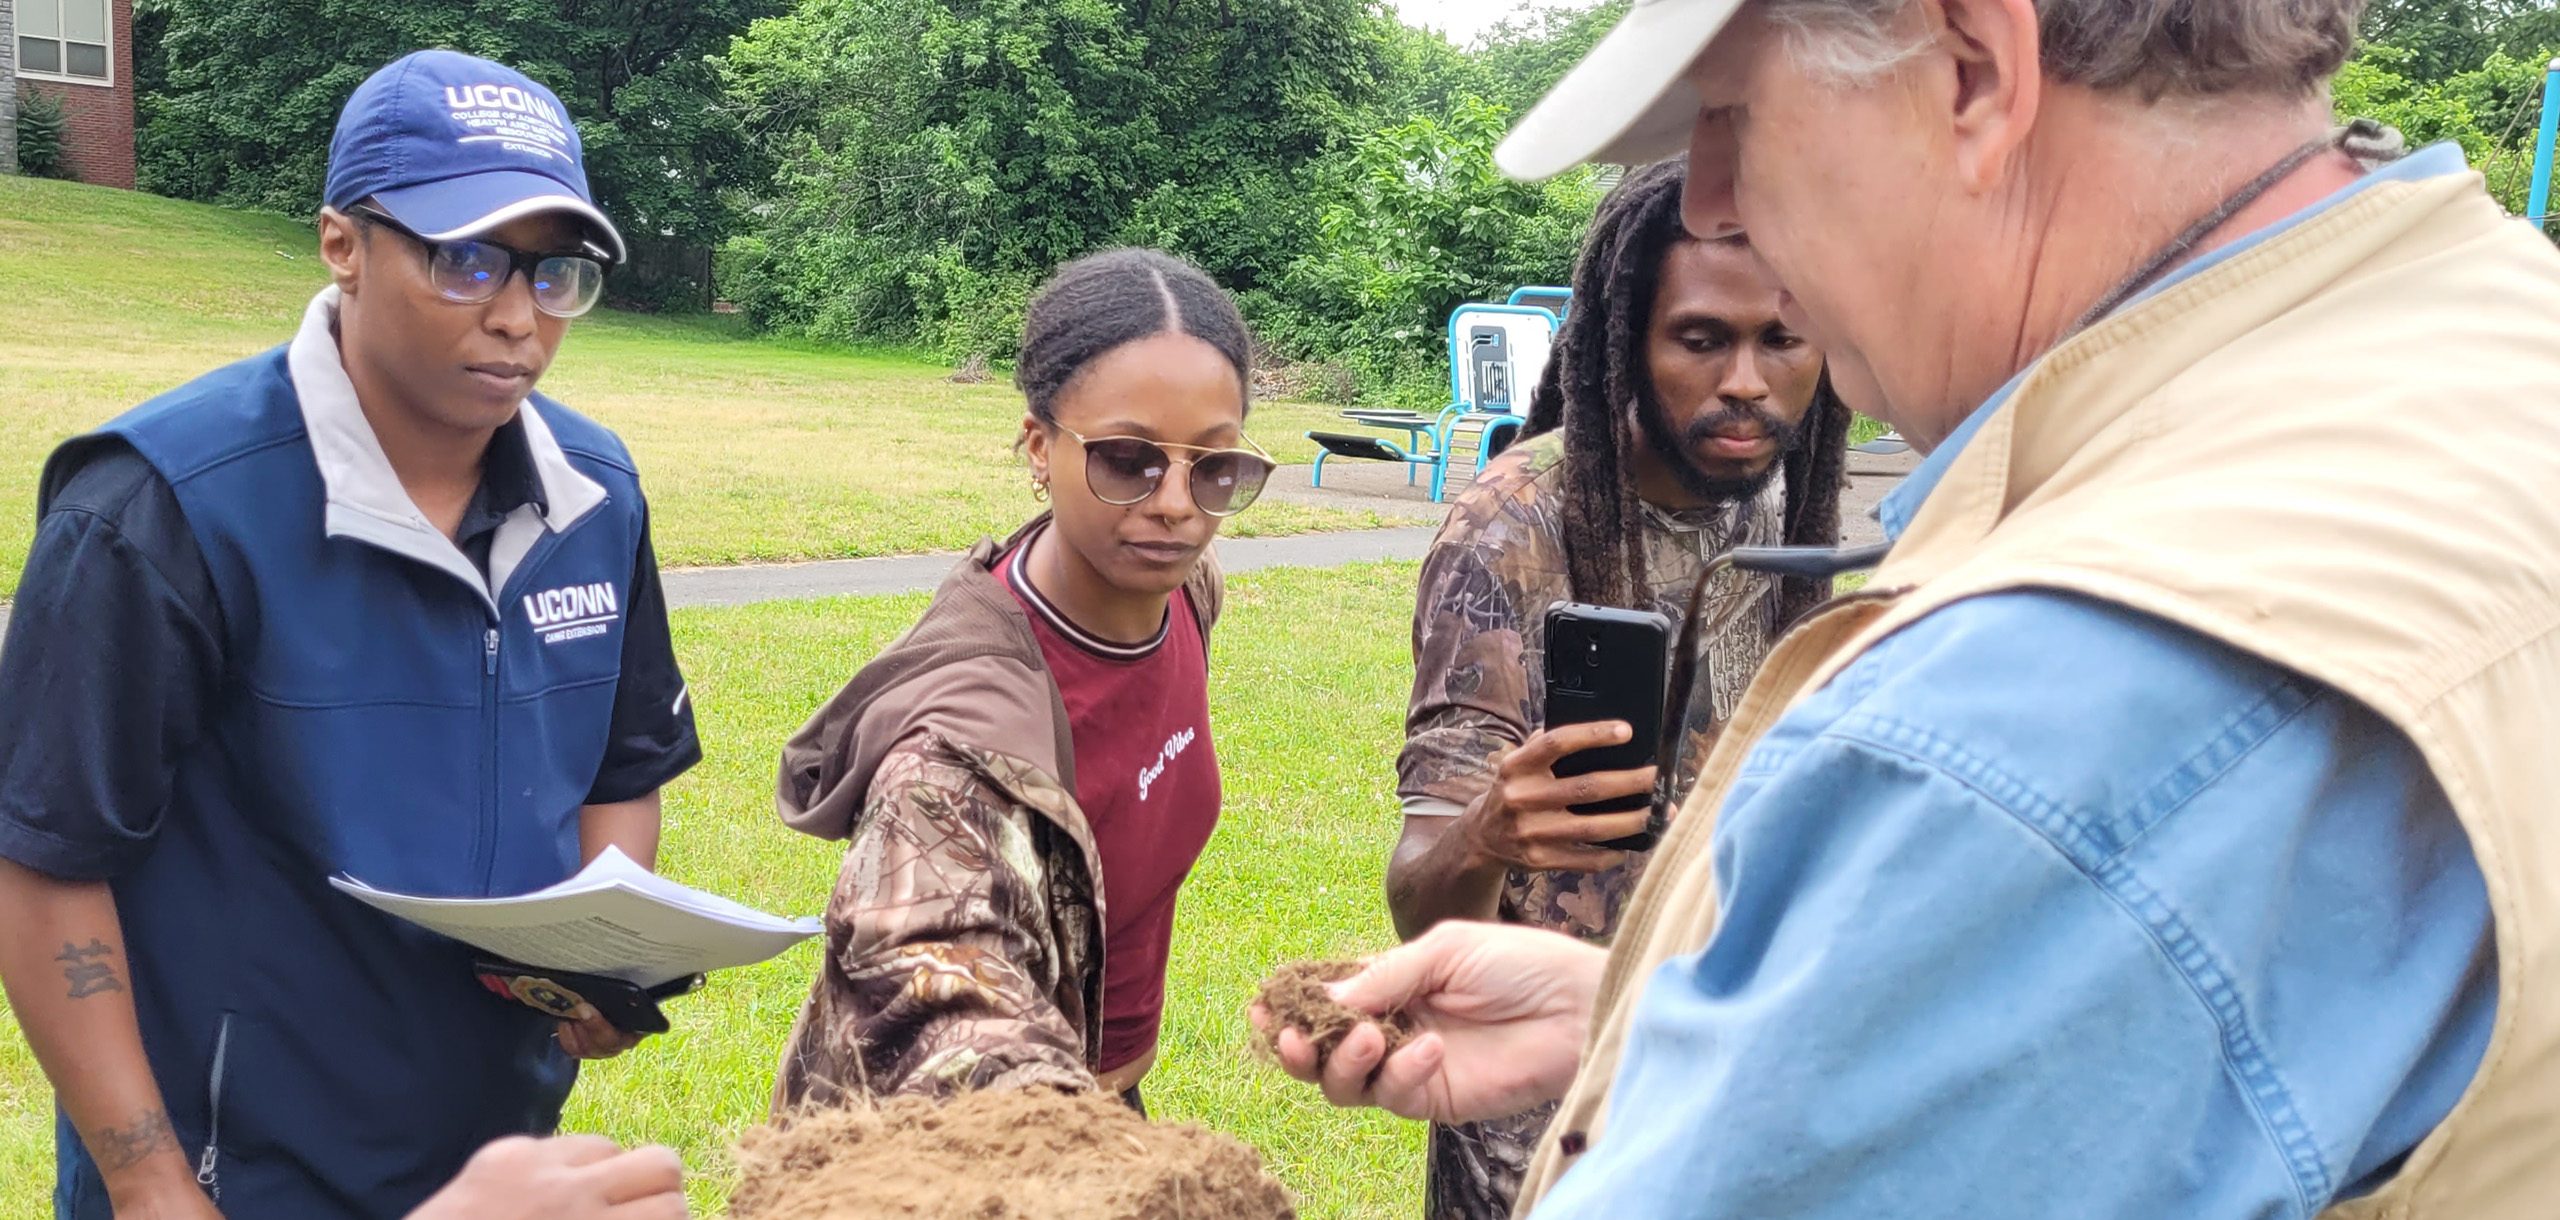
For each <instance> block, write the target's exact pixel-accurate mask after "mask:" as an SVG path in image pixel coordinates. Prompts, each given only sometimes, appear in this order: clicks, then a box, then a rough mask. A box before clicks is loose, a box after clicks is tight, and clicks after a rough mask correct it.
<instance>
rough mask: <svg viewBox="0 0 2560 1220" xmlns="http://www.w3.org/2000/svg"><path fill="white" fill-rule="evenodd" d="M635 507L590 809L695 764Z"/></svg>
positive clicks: (650, 787)
mask: <svg viewBox="0 0 2560 1220" xmlns="http://www.w3.org/2000/svg"><path fill="white" fill-rule="evenodd" d="M645 512H646V510H643V513H644V515H643V517H642V519H641V523H640V550H639V554H638V557H637V558H636V559H635V560H634V561H633V564H632V570H631V598H630V607H629V609H628V610H626V611H625V612H624V616H623V620H622V681H621V683H620V685H618V686H616V687H615V688H614V695H613V728H612V736H611V737H610V739H608V740H607V741H606V742H605V748H604V763H603V765H602V766H600V767H598V768H597V769H596V780H595V786H594V787H592V788H590V789H589V790H588V792H587V803H588V804H590V805H610V804H613V803H614V802H616V801H628V800H636V799H638V798H640V797H644V796H647V795H649V794H650V793H652V792H655V791H657V790H658V789H660V788H663V787H665V786H666V784H667V782H668V781H669V780H672V779H674V778H675V777H677V776H679V775H682V774H684V773H685V772H686V771H688V770H691V769H692V767H693V765H694V764H695V763H698V762H700V761H702V742H701V740H700V739H699V738H697V737H695V736H694V731H693V695H692V693H691V692H690V691H688V690H687V689H686V688H685V681H684V673H683V671H681V670H679V669H678V668H677V667H676V649H675V641H674V640H673V639H672V638H671V637H670V636H669V635H668V631H667V593H666V589H665V588H664V587H663V586H661V585H660V584H659V583H658V552H657V548H656V547H655V546H654V545H652V544H651V543H650V541H649V524H648V519H647V517H646V515H645Z"/></svg>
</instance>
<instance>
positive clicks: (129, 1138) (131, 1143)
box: [85, 1110, 178, 1173]
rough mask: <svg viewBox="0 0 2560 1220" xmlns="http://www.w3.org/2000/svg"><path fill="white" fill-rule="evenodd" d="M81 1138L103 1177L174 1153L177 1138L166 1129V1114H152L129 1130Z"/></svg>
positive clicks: (117, 1129)
mask: <svg viewBox="0 0 2560 1220" xmlns="http://www.w3.org/2000/svg"><path fill="white" fill-rule="evenodd" d="M85 1138H86V1139H87V1141H88V1144H89V1155H90V1156H92V1157H95V1158H96V1159H97V1162H98V1169H99V1170H100V1171H101V1172H104V1173H118V1172H122V1171H123V1170H126V1169H130V1168H132V1167H133V1166H135V1165H139V1164H141V1163H142V1162H143V1161H144V1160H146V1159H148V1158H150V1157H151V1156H152V1154H154V1153H157V1152H162V1151H169V1152H175V1151H177V1150H178V1135H177V1133H176V1132H174V1131H172V1130H170V1129H169V1112H168V1111H166V1110H153V1111H151V1112H150V1113H148V1114H145V1115H143V1116H142V1117H140V1118H137V1119H135V1120H133V1124H132V1125H131V1126H126V1127H103V1128H100V1129H99V1130H98V1131H97V1132H96V1133H94V1134H91V1135H88V1136H86V1137H85Z"/></svg>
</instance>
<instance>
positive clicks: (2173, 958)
mask: <svg viewBox="0 0 2560 1220" xmlns="http://www.w3.org/2000/svg"><path fill="white" fill-rule="evenodd" d="M2461 169H2462V162H2461V158H2460V154H2459V153H2458V152H2455V151H2453V150H2450V149H2446V148H2435V149H2429V150H2427V151H2425V152H2422V153H2420V154H2418V155H2416V156H2413V157H2410V158H2408V159H2405V160H2403V161H2401V162H2399V163H2397V164H2395V165H2393V166H2391V167H2389V168H2386V169H2384V170H2382V171H2380V173H2378V174H2376V175H2375V176H2374V177H2372V178H2368V179H2367V180H2366V181H2365V182H2363V183H2359V184H2358V186H2357V188H2351V190H2352V189H2360V188H2361V187H2363V186H2367V185H2370V184H2371V183H2372V182H2374V181H2379V180H2382V179H2384V178H2390V177H2412V176H2424V175H2427V174H2435V173H2452V172H2459V171H2460V170H2461ZM2347 193H2351V191H2350V192H2341V195H2340V196H2339V198H2343V197H2344V195H2345V194H2347ZM2335 202H2336V199H2335V198H2333V199H2331V200H2328V201H2324V202H2323V203H2322V204H2321V205H2318V207H2326V206H2329V205H2330V204H2333V203H2335ZM2318 207H2315V208H2313V209H2310V210H2307V211H2306V212H2304V213H2302V214H2301V215H2297V216H2296V217H2294V218H2292V219H2290V220H2288V221H2286V222H2283V223H2282V224H2279V225H2277V226H2273V227H2271V228H2270V229H2268V230H2265V231H2262V232H2260V233H2258V234H2256V235H2253V237H2252V238H2251V239H2250V240H2249V242H2247V243H2244V244H2243V245H2242V246H2240V247H2231V248H2226V249H2225V250H2223V251H2222V252H2220V255H2219V258H2227V257H2229V256H2230V255H2231V254H2232V253H2233V252H2235V251H2236V250H2237V249H2240V248H2245V246H2246V245H2247V244H2254V243H2255V242H2257V241H2262V240H2264V239H2265V238H2266V237H2267V236H2270V235H2272V234H2273V233H2274V232H2277V231H2280V230H2281V229H2282V228H2284V227H2287V226H2289V225H2291V224H2296V223H2299V222H2300V221H2301V220H2302V219H2303V218H2304V217H2305V216H2308V215H2310V214H2312V212H2316V211H2317V210H2318ZM2213 261H2219V260H2218V258H2216V259H2209V260H2205V261H2202V262H2199V263H2197V264H2193V265H2190V266H2189V267H2188V268H2187V269H2186V271H2185V272H2184V274H2187V275H2192V274H2194V273H2195V272H2196V271H2197V270H2200V269H2202V267H2203V266H2208V265H2211V262H2213ZM2006 396H2007V392H2006V391H2003V393H2002V395H2001V396H1999V397H1997V398H1995V399H1994V400H1993V401H1992V402H1991V403H1988V404H1985V406H1984V407H1983V408H1982V409H1981V410H1979V411H1977V412H1976V413H1975V414H1974V416H1973V417H1972V418H1971V419H1970V420H1968V421H1967V423H1966V425H1965V426H1964V427H1963V428H1961V429H1959V430H1958V431H1957V432H1956V433H1955V435H1954V436H1952V437H1951V438H1950V439H1949V440H1948V442H1947V443H1946V444H1945V445H1944V446H1942V447H1941V448H1940V449H1939V450H1938V451H1937V452H1936V453H1935V454H1933V455H1931V457H1930V459H1929V461H1928V462H1927V463H1925V464H1924V465H1923V466H1922V467H1921V469H1920V470H1919V471H1918V472H1917V473H1916V474H1914V475H1913V477H1912V479H1911V480H1910V482H1909V483H1908V484H1907V485H1906V486H1905V487H1903V488H1900V489H1898V490H1897V492H1896V494H1895V496H1894V498H1893V499H1892V501H1891V502H1889V504H1888V506H1887V508H1886V509H1885V511H1884V513H1883V514H1882V516H1883V518H1884V520H1885V522H1886V524H1887V527H1888V529H1889V530H1890V531H1892V532H1894V533H1896V534H1898V533H1899V532H1900V530H1901V529H1902V527H1903V526H1905V525H1907V524H1908V523H1909V521H1910V517H1911V513H1912V512H1914V511H1916V510H1917V507H1918V503H1919V501H1920V500H1921V499H1922V498H1924V497H1926V496H1927V495H1928V494H1929V492H1930V490H1931V489H1932V488H1934V487H1935V486H1936V484H1937V481H1938V479H1939V477H1940V476H1941V475H1943V473H1944V472H1945V470H1946V467H1947V465H1948V463H1949V462H1950V461H1951V460H1952V457H1953V454H1954V453H1955V451H1956V450H1958V449H1959V448H1961V447H1962V446H1963V444H1964V443H1965V442H1966V441H1967V440H1969V439H1970V438H1971V437H1972V435H1973V434H1974V432H1975V431H1976V430H1978V428H1979V426H1980V421H1981V420H1982V419H1983V418H1985V417H1987V416H1988V415H1989V414H1990V413H1991V412H1992V411H1994V410H1998V409H1999V408H2000V404H2001V402H2003V401H2005V399H2006ZM1712 847H1713V856H1714V865H1715V869H1716V877H1717V883H1718V886H1719V890H1720V893H1721V894H1722V902H1723V911H1722V920H1721V923H1720V925H1719V926H1718V928H1717V931H1716V933H1715V935H1714V937H1713V938H1712V939H1711V940H1710V941H1709V942H1708V945H1707V947H1706V949H1705V950H1704V951H1703V952H1701V953H1697V954H1693V955H1690V956H1687V957H1682V958H1677V959H1674V960H1672V961H1670V962H1668V963H1666V964H1665V965H1664V966H1663V967H1662V968H1661V970H1660V971H1659V972H1658V973H1656V974H1655V975H1654V976H1653V978H1652V979H1651V980H1650V981H1649V982H1648V984H1647V986H1646V989H1645V991H1644V993H1643V995H1642V996H1641V998H1640V999H1639V1001H1638V1005H1637V1010H1636V1013H1635V1024H1634V1028H1633V1030H1632V1032H1631V1036H1630V1039H1629V1043H1628V1047H1627V1051H1626V1054H1625V1056H1624V1058H1623V1060H1622V1062H1621V1064H1620V1068H1619V1073H1618V1077H1617V1081H1616V1085H1615V1089H1614V1092H1613V1093H1612V1095H1611V1098H1610V1104H1609V1116H1610V1117H1609V1126H1608V1130H1607V1132H1606V1135H1605V1137H1604V1138H1602V1139H1600V1140H1598V1141H1597V1142H1596V1143H1595V1144H1594V1146H1593V1147H1592V1150H1591V1152H1590V1153H1589V1155H1587V1156H1586V1157H1585V1158H1584V1159H1583V1161H1582V1162H1581V1163H1580V1164H1579V1165H1577V1166H1575V1167H1574V1169H1573V1170H1572V1171H1571V1172H1569V1173H1567V1174H1566V1175H1565V1177H1564V1178H1563V1180H1562V1181H1561V1182H1559V1183H1558V1184H1557V1187H1556V1189H1555V1190H1554V1191H1553V1192H1552V1193H1551V1194H1550V1196H1549V1197H1548V1199H1547V1201H1546V1203H1545V1204H1544V1206H1542V1207H1540V1208H1539V1209H1538V1213H1537V1214H1538V1216H1540V1217H1542V1218H1556V1217H1594V1218H1597V1217H1608V1218H1610V1220H1630V1218H1644V1217H1671V1216H1679V1217H1698V1218H1703V1217H1735V1218H1746V1217H1747V1218H1749V1220H1777V1218H1780V1217H1787V1218H1801V1220H1814V1218H1819V1220H1873V1218H1875V1217H1885V1216H1893V1217H1914V1218H1917V1217H1939V1216H1963V1217H1968V1218H1971V1220H2011V1218H2015V1220H2029V1218H2033V1220H2057V1218H2062V1217H2069V1218H2071V1220H2104V1218H2111V1217H2125V1218H2127V1220H2131V1218H2134V1217H2141V1218H2143V1220H2151V1218H2155V1217H2162V1216H2176V1217H2180V1218H2181V1220H2243V1218H2247V1220H2260V1218H2267V1217H2299V1216H2309V1215H2311V1214H2313V1213H2315V1212H2317V1211H2319V1210H2321V1209H2322V1208H2324V1207H2326V1206H2327V1205H2329V1204H2330V1203H2332V1202H2334V1201H2336V1200H2339V1199H2343V1198H2349V1197H2353V1196H2355V1195H2358V1194H2361V1193H2365V1192H2366V1191H2369V1190H2370V1189H2372V1188H2373V1187H2374V1186H2377V1185H2379V1184H2380V1181H2381V1180H2382V1179H2383V1178H2384V1177H2386V1176H2387V1175H2388V1173H2389V1172H2390V1171H2391V1170H2392V1169H2393V1168H2394V1167H2395V1166H2396V1164H2397V1162H2398V1161H2399V1159H2400V1158H2402V1157H2403V1156H2405V1155H2406V1154H2407V1153H2408V1151H2409V1150H2410V1149H2411V1148H2413V1147H2414V1146H2416V1144H2417V1143H2418V1141H2419V1140H2420V1139H2422V1138H2424V1137H2425V1135H2426V1134H2427V1132H2428V1131H2430V1130H2432V1129H2433V1128H2434V1127H2435V1125H2436V1124H2437V1123H2439V1122H2441V1121H2442V1120H2443V1118H2444V1116H2445V1114H2446V1113H2448V1112H2449V1111H2450V1110H2451V1109H2452V1107H2453V1104H2454V1102H2455V1101H2456V1100H2457V1099H2458V1098H2459V1097H2460V1095H2461V1093H2462V1090H2463V1089H2464V1087H2465V1086H2466V1085H2467V1084H2468V1082H2469V1080H2470V1078H2471V1075H2472V1073H2473V1072H2474V1071H2475V1070H2476V1069H2477V1067H2478V1064H2479V1062H2480V1056H2481V1054H2482V1052H2483V1050H2484V1049H2485V1048H2486V1046H2487V1044H2488V1038H2489V1027H2490V1020H2491V1017H2492V1016H2493V1014H2494V1011H2495V1004H2496V991H2497V987H2496V972H2495V964H2494V962H2493V960H2492V958H2491V956H2490V945H2491V939H2490V917H2489V910H2488V897H2487V893H2486V890H2485V888H2484V886H2483V884H2482V881H2481V877H2480V871H2479V867H2478V865H2477V863H2476V862H2475V861H2474V860H2473V858H2472V855H2471V850H2470V845H2469V842H2468V840H2467V839H2466V838H2465V837H2464V835H2463V832H2462V829H2461V827H2460V825H2459V824H2458V823H2457V822H2456V821H2455V818H2454V815H2453V811H2452V808H2451V807H2450V805H2449V804H2448V803H2447V801H2446V799H2445V796H2444V794H2443V792H2442V791H2441V790H2440V789H2439V788H2438V787H2437V785H2436V783H2435V781H2434V779H2433V777H2432V776H2431V775H2430V774H2429V773H2428V771H2427V769H2426V766H2425V765H2424V763H2423V762H2422V761H2421V760H2420V758H2419V757H2418V754H2417V752H2416V750H2415V749H2414V748H2413V747H2412V746H2411V745H2410V744H2409V742H2408V741H2407V740H2406V739H2405V738H2404V737H2402V736H2401V735H2400V734H2399V733H2398V732H2397V731H2395V730H2393V729H2392V728H2391V727H2390V726H2389V725H2388V724H2386V723H2384V722H2383V721H2382V719H2381V718H2380V717H2378V716H2376V715H2374V714H2373V713H2372V712H2371V711H2369V710H2367V709H2366V708H2364V707H2363V706H2362V705H2360V704H2356V703H2354V702H2352V701H2350V700H2348V699H2346V698H2345V697H2343V696H2341V695H2339V694H2338V693H2337V692H2335V691H2331V690H2329V689H2327V688H2325V687H2321V686H2318V685H2316V684H2313V683H2311V682H2309V681H2307V680H2306V679H2304V678H2302V677H2300V676H2299V675H2296V674H2293V673H2290V672H2288V671H2285V670H2282V669H2278V668H2275V667H2272V666H2269V665H2267V664H2265V663H2264V662H2261V661H2259V660H2257V659H2255V658H2252V657H2250V656H2247V655H2244V654H2242V653H2240V652H2237V651H2235V650H2233V649H2230V648H2228V647H2225V646H2223V645H2221V644H2219V643H2216V642H2214V641H2212V640H2208V639H2205V638H2203V637H2201V636H2198V635H2195V634H2193V633H2191V632H2188V631H2186V630H2184V629H2182V628H2179V627H2175V626H2172V625H2170V624H2167V623H2165V622H2162V621H2159V620H2157V619H2153V618H2149V617H2146V616H2144V615H2141V614H2138V613H2135V612H2132V611H2128V610H2124V609H2120V608H2117V607H2113V606H2109V605H2105V604H2102V603H2098V602H2095V601H2091V600H2087V599H2083V598H2079V597H2076V596H2071V595H2066V594H2060V593H2043V592H2019V593H2010V594H2003V595H1997V596H1991V597H1986V598H1982V599H1979V600H1974V601H1969V602H1964V603H1961V604H1958V605H1955V606H1950V607H1948V608H1946V609H1943V610H1940V611H1938V612H1937V613H1935V614H1932V615H1930V616H1928V617H1927V618H1925V619H1923V620H1921V621H1920V622H1917V623H1915V624H1913V625H1912V626H1911V627H1909V628H1907V629H1906V630H1904V631H1902V632H1900V633H1899V634H1897V635H1895V636H1893V637H1892V638H1890V639H1888V640H1886V641H1885V642H1884V643H1883V644H1881V645H1879V646H1878V647H1876V648H1874V649H1872V650H1870V651H1869V652H1867V653H1866V654H1865V655H1863V656H1861V657H1860V658H1859V659H1858V660H1857V661H1856V662H1855V663H1853V664H1852V665H1851V666H1850V667H1849V668H1848V669H1847V670H1845V671H1844V672H1843V673H1842V674H1841V675H1840V676H1839V677H1838V678H1837V679H1836V680H1834V681H1833V682H1832V683H1831V684H1830V685H1829V686H1828V687H1826V688H1824V689H1823V690H1821V691H1820V692H1818V693H1816V694H1815V695H1813V696H1812V697H1811V698H1810V699H1808V700H1807V701H1806V702H1805V703H1804V704H1803V705H1801V706H1800V707H1798V708H1797V709H1796V710H1795V711H1794V712H1792V713H1790V714H1789V715H1788V716H1787V717H1786V718H1785V719H1783V720H1782V721H1780V722H1779V724H1778V725H1777V726H1776V727H1775V728H1774V729H1773V730H1772V731H1771V732H1770V734H1769V736H1768V737H1767V738H1766V739H1764V740H1763V741H1762V742H1761V743H1760V744H1759V745H1758V747H1757V748H1755V749H1754V750H1753V752H1752V753H1751V755H1750V756H1749V758H1748V759H1747V760H1746V762H1745V765H1744V769H1743V773H1742V776H1741V780H1740V782H1739V784H1738V785H1737V786H1736V787H1735V789H1734V791H1733V792H1732V793H1731V795H1730V796H1729V797H1728V798H1727V799H1726V802H1725V805H1724V809H1723V812H1722V816H1721V819H1720V821H1719V823H1718V825H1717V827H1716V833H1715V839H1714V842H1713V845H1712Z"/></svg>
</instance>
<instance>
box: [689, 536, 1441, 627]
mask: <svg viewBox="0 0 2560 1220" xmlns="http://www.w3.org/2000/svg"><path fill="white" fill-rule="evenodd" d="M1436 528H1437V527H1434V526H1423V525H1417V526H1406V527H1403V528H1399V529H1383V530H1349V531H1343V532H1338V533H1328V534H1299V535H1296V536H1294V537H1288V538H1222V539H1220V540H1219V541H1218V560H1219V562H1220V563H1222V564H1224V565H1225V566H1226V569H1227V571H1229V572H1231V573H1232V572H1251V571H1253V570H1255V569H1257V568H1329V567H1336V566H1339V565H1342V564H1346V563H1365V562H1368V561H1371V560H1378V559H1420V558H1422V552H1423V551H1424V550H1425V549H1427V548H1429V547H1430V545H1431V535H1432V534H1433V533H1434V532H1436ZM957 561H958V556H955V555H901V556H898V557H896V558H891V559H831V560H827V561H825V562H821V563H785V564H757V565H751V566H747V567H736V568H675V569H669V570H668V572H667V574H666V582H667V604H669V605H671V606H674V607H676V608H678V609H688V608H692V607H697V606H743V605H746V604H748V603H750V602H767V601H780V600H783V599H785V598H801V597H842V596H847V595H862V594H877V593H912V592H917V591H919V590H927V589H932V588H934V587H935V586H937V585H939V584H941V583H942V577H943V575H944V574H945V573H947V572H949V571H950V570H951V565H952V564H953V563H955V562H957Z"/></svg>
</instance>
